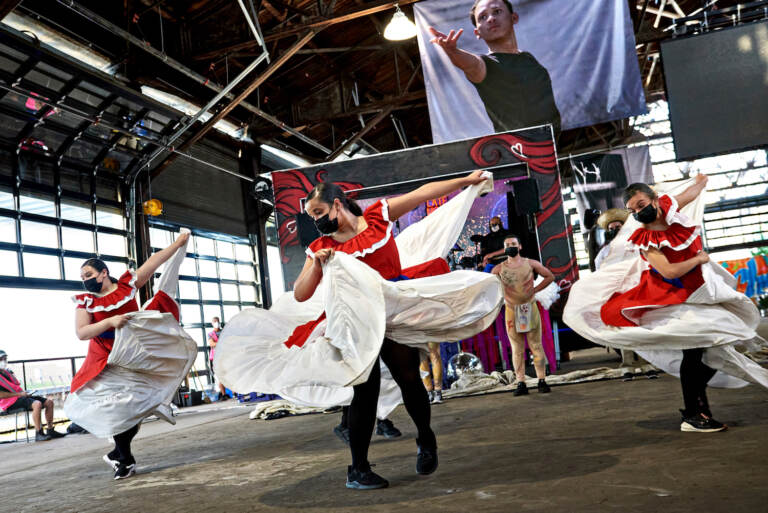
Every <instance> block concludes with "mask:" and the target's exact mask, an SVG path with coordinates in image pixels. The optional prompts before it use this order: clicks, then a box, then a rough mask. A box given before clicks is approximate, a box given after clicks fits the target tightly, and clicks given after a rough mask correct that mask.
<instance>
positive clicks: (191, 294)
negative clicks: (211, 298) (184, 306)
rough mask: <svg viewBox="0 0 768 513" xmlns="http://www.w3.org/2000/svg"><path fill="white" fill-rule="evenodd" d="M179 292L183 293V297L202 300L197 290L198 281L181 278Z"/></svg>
mask: <svg viewBox="0 0 768 513" xmlns="http://www.w3.org/2000/svg"><path fill="white" fill-rule="evenodd" d="M179 294H181V299H194V300H195V301H199V300H200V292H198V290H197V282H196V281H188V280H179Z"/></svg>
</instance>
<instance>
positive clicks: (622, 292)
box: [564, 175, 768, 432]
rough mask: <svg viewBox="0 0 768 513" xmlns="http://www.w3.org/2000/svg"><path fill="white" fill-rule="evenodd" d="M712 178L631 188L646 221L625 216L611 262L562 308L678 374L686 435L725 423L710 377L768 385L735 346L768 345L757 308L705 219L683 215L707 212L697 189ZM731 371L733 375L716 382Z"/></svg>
mask: <svg viewBox="0 0 768 513" xmlns="http://www.w3.org/2000/svg"><path fill="white" fill-rule="evenodd" d="M706 183H707V178H706V176H705V175H699V176H697V177H696V179H695V181H694V183H693V184H692V185H690V186H688V187H687V188H685V189H684V190H682V191H680V192H679V193H678V194H663V195H658V194H657V193H656V192H655V191H654V190H653V189H651V188H650V187H649V186H648V185H646V184H642V183H636V184H632V185H630V186H629V187H627V189H626V190H625V193H624V200H625V203H626V206H627V208H628V209H629V210H631V211H632V212H633V216H634V218H635V220H636V221H637V222H639V223H640V225H639V226H638V223H635V222H631V220H630V219H628V220H627V223H625V225H624V227H622V229H621V232H620V234H621V233H624V237H619V236H617V238H616V239H614V242H612V243H611V248H610V250H609V253H608V256H607V257H606V261H605V264H603V265H602V266H601V267H600V269H599V270H598V271H596V272H595V273H593V274H591V275H588V276H586V277H584V278H582V279H581V280H579V281H578V282H577V283H576V284H575V286H574V288H573V290H572V291H571V295H570V298H569V300H568V304H567V305H566V308H565V313H564V320H565V322H566V323H567V324H568V325H569V326H571V327H572V328H573V329H574V330H575V331H577V332H578V333H580V334H581V335H582V336H584V337H586V338H588V339H590V340H593V341H594V342H597V343H600V344H604V345H608V346H611V347H616V348H619V349H631V350H635V351H637V352H638V354H640V355H641V356H643V357H644V358H645V359H646V360H648V361H650V362H651V363H653V364H655V365H657V366H659V367H661V368H663V369H664V370H667V371H668V372H671V373H673V374H679V376H680V381H681V385H682V389H683V401H684V404H685V409H684V410H681V413H682V417H683V418H682V423H681V425H680V429H681V430H682V431H687V432H715V431H722V430H723V429H725V426H724V425H723V424H722V423H720V422H718V421H716V420H715V419H713V418H712V412H711V411H710V408H709V403H708V400H707V395H706V387H707V385H708V384H712V385H715V384H716V383H719V384H721V385H723V386H744V385H746V384H747V382H754V383H760V384H762V385H764V386H768V371H766V370H765V369H763V368H761V367H760V366H759V365H757V364H756V363H754V362H753V361H751V360H749V359H748V358H746V357H745V356H744V355H742V354H741V353H739V352H738V351H736V347H740V348H742V349H755V348H756V347H757V344H759V343H760V342H761V339H760V338H759V337H758V336H757V334H756V332H755V328H756V326H757V324H758V322H759V313H758V312H757V309H756V308H755V306H754V304H752V302H751V301H750V300H749V299H748V298H747V297H746V296H744V295H743V294H740V293H738V292H737V291H735V290H734V288H733V285H734V283H733V279H732V277H730V276H728V275H727V273H726V272H725V271H723V269H722V268H721V267H720V266H718V265H717V264H714V263H711V262H710V261H709V256H708V255H707V254H706V253H705V252H704V251H702V249H703V248H702V241H701V236H700V227H699V225H698V224H697V223H696V222H694V221H692V220H691V219H690V218H689V217H688V216H686V215H685V214H683V213H681V212H680V209H682V208H685V207H687V206H691V207H693V205H692V204H693V203H694V202H696V203H698V204H699V205H698V206H699V207H701V208H699V215H701V212H702V211H703V205H701V201H700V199H699V196H700V193H701V191H702V190H703V189H704V187H705V186H706ZM693 213H694V215H696V214H695V212H693ZM627 234H629V235H628V237H627ZM622 243H626V244H627V245H628V246H629V247H632V248H634V249H636V250H639V256H636V257H632V258H626V257H624V259H623V260H618V261H617V260H616V259H612V257H611V254H612V252H613V253H616V254H617V255H631V254H632V253H627V252H624V251H622V250H621V248H620V247H619V246H618V245H620V244H622ZM620 258H621V257H620ZM601 301H602V303H601ZM763 342H764V341H763ZM681 351H682V359H681V358H680V356H679V355H680V352H681ZM718 371H722V373H719V372H718ZM723 373H724V374H728V375H729V376H723V375H721V376H719V377H718V378H715V379H713V378H714V377H715V375H716V374H723Z"/></svg>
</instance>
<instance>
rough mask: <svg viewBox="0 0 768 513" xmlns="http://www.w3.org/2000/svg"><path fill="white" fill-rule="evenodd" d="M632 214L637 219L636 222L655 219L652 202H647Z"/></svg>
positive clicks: (646, 221)
mask: <svg viewBox="0 0 768 513" xmlns="http://www.w3.org/2000/svg"><path fill="white" fill-rule="evenodd" d="M632 215H633V216H634V218H635V219H637V220H638V222H641V223H643V224H648V223H652V222H654V221H655V220H656V216H657V212H656V207H654V206H653V203H649V204H648V205H646V206H645V208H643V209H642V210H641V211H640V212H635V213H633V214H632Z"/></svg>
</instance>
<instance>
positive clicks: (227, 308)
mask: <svg viewBox="0 0 768 513" xmlns="http://www.w3.org/2000/svg"><path fill="white" fill-rule="evenodd" d="M238 313H240V307H239V306H233V305H224V318H223V319H222V320H221V322H223V323H227V322H229V321H231V320H232V317H234V316H235V315H237V314H238Z"/></svg>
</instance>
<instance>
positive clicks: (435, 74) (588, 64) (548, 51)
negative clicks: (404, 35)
mask: <svg viewBox="0 0 768 513" xmlns="http://www.w3.org/2000/svg"><path fill="white" fill-rule="evenodd" d="M512 5H513V7H514V9H515V12H517V13H518V15H519V16H520V21H519V22H518V23H517V24H516V25H515V34H516V37H517V43H518V46H519V48H520V49H521V50H523V51H527V52H530V53H531V54H532V55H533V56H534V57H535V58H536V60H537V61H538V62H539V63H540V64H541V65H543V66H544V67H545V68H546V69H547V71H548V72H549V75H550V78H551V81H552V89H553V92H554V97H555V103H556V104H557V107H558V110H559V111H560V117H561V119H562V128H563V129H568V128H575V127H580V126H589V125H593V124H595V123H601V122H605V121H611V120H615V119H622V118H626V117H629V116H634V115H638V114H643V113H645V112H647V108H646V105H645V95H644V94H643V88H642V84H641V81H640V70H639V68H638V64H637V54H636V51H635V37H634V34H633V32H632V22H631V19H630V17H629V8H628V3H627V1H626V0H512ZM471 7H472V1H471V0H470V1H456V0H426V1H424V2H420V3H418V4H416V5H414V12H415V14H416V24H417V26H418V34H417V37H418V42H419V52H420V54H421V62H422V65H423V67H424V79H425V82H426V89H427V102H428V105H429V117H430V122H431V124H432V137H433V140H434V141H435V142H444V141H451V140H456V139H464V138H469V137H477V136H480V135H487V134H491V133H493V132H494V128H493V125H492V124H491V120H490V119H489V118H488V115H487V114H486V111H485V107H484V105H483V102H482V101H481V100H480V97H479V96H478V94H477V92H476V90H475V88H474V86H473V85H472V84H471V83H470V82H469V81H468V80H467V79H466V77H465V76H464V73H463V72H462V71H461V70H459V69H458V68H456V67H455V66H453V64H451V62H450V60H448V57H447V56H446V55H445V53H444V52H443V51H442V49H440V48H439V47H438V46H436V45H434V44H432V43H430V42H429V40H430V39H431V37H432V36H431V35H430V34H429V32H428V30H427V28H428V27H429V26H432V27H435V28H436V29H437V30H439V31H440V32H443V33H446V34H447V33H448V32H449V31H450V30H451V29H455V30H458V29H460V28H463V29H464V33H463V34H462V36H461V38H460V39H459V41H458V46H459V48H461V49H463V50H466V51H469V52H472V53H475V54H479V55H482V54H487V53H488V52H489V50H488V47H487V46H486V44H485V42H483V41H482V40H480V39H477V38H476V36H475V35H474V32H473V30H474V27H473V26H472V22H471V21H470V19H469V10H470V8H471ZM513 101H520V102H523V104H525V101H526V99H525V98H519V99H511V101H510V106H511V108H514V105H515V103H513ZM520 128H522V127H520Z"/></svg>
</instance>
